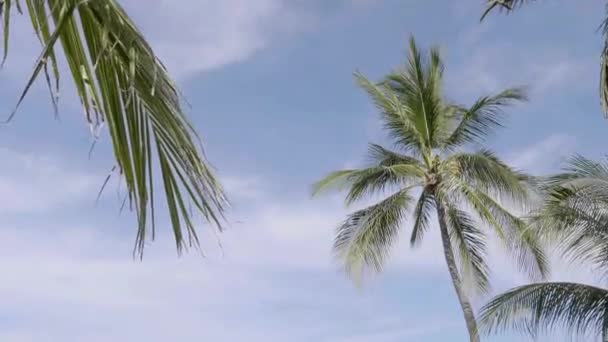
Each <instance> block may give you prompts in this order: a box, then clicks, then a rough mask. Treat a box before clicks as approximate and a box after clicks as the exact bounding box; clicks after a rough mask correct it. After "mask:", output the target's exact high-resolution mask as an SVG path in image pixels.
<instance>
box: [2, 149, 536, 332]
mask: <svg viewBox="0 0 608 342" xmlns="http://www.w3.org/2000/svg"><path fill="white" fill-rule="evenodd" d="M540 145H542V144H540ZM536 149H538V148H536V147H532V148H530V149H529V150H530V151H532V150H536ZM530 151H528V152H530ZM4 153H6V156H9V155H10V154H11V153H13V154H14V152H6V151H5V152H4ZM525 154H526V153H525V151H524V152H522V153H519V155H525ZM529 154H530V155H531V156H532V157H529V158H525V159H526V160H529V161H531V160H534V158H533V157H534V156H537V157H538V156H541V157H542V153H531V152H530V153H529ZM6 156H5V157H6ZM11 158H12V159H11V160H12V161H13V162H11V163H10V165H13V166H12V167H13V169H12V170H11V173H16V174H24V175H27V174H28V173H31V172H34V170H37V171H36V172H38V173H35V175H36V176H35V177H40V178H41V179H45V177H46V176H40V175H52V174H57V173H61V172H60V171H57V170H63V171H66V168H65V167H62V166H61V165H62V164H61V163H59V162H57V161H45V162H40V160H45V158H40V157H38V158H35V157H32V156H28V157H24V156H23V155H21V154H15V155H14V156H12V157H11ZM15 160H17V162H14V161H15ZM41 165H42V166H44V165H50V166H44V167H42V168H37V167H35V166H41ZM17 171H21V172H17ZM35 177H34V178H35ZM66 177H67V178H70V179H76V178H77V177H76V178H75V177H74V176H73V173H72V174H68V175H66ZM228 179H232V181H229V183H231V184H232V185H230V186H229V188H230V191H231V192H232V193H237V194H238V193H240V198H241V199H240V200H241V201H245V202H251V203H253V204H254V205H253V206H252V207H248V208H245V209H243V210H239V211H237V212H235V213H233V219H234V221H240V223H236V222H235V223H234V224H233V226H232V228H231V229H229V230H228V231H227V232H226V233H225V234H223V235H222V236H221V239H222V243H223V248H224V254H225V255H224V256H223V257H222V256H221V255H220V254H219V253H215V252H214V251H217V248H215V249H212V246H214V245H215V240H214V239H215V237H214V236H213V235H211V234H210V233H208V232H207V231H206V230H205V227H202V230H201V231H202V232H203V238H204V243H205V247H206V252H207V255H208V258H206V259H202V258H200V257H199V256H198V255H197V254H196V253H192V254H189V255H187V256H185V257H183V258H181V259H177V258H176V257H175V252H174V249H173V246H172V240H171V236H169V234H168V232H167V231H166V230H164V231H163V233H162V234H161V236H160V237H159V240H158V241H157V242H155V243H154V244H152V245H151V246H149V248H148V249H147V251H146V256H145V258H144V261H143V262H141V263H140V262H136V261H132V260H131V258H130V255H131V248H132V244H131V243H132V240H133V237H134V236H133V233H134V232H133V231H132V230H131V229H127V230H126V231H122V232H119V230H116V229H113V230H109V229H100V227H95V226H94V225H90V224H74V223H71V224H70V225H69V227H70V228H68V227H66V226H65V225H64V224H63V223H62V222H61V221H59V222H53V223H48V222H35V221H32V222H28V224H27V225H26V226H24V225H18V226H16V225H9V224H7V223H3V224H2V226H1V227H0V269H3V270H4V272H5V273H6V274H8V275H10V276H7V277H5V279H4V281H3V282H1V283H0V295H2V297H3V298H5V299H6V300H5V302H4V303H3V308H4V309H3V310H5V311H2V310H0V316H2V315H5V314H7V313H8V314H10V315H11V317H13V319H12V321H10V322H0V331H1V332H0V340H11V341H43V342H44V341H55V340H61V341H79V340H87V341H107V340H112V341H129V340H134V339H145V340H146V341H166V340H170V339H171V340H174V339H179V340H193V339H208V340H213V341H235V340H241V339H244V338H247V339H248V340H250V341H268V340H272V341H282V340H290V341H309V340H324V341H357V340H374V341H394V340H402V339H404V338H407V339H408V340H413V341H415V340H420V341H424V340H428V337H429V336H434V335H436V334H438V331H436V330H435V329H434V328H433V327H432V326H430V325H425V324H422V323H421V324H418V323H416V324H413V323H412V322H425V321H429V320H432V322H433V323H438V322H444V323H445V324H442V327H443V328H445V327H446V326H447V327H451V326H452V325H450V324H452V323H451V321H450V318H451V317H450V316H446V315H445V314H439V313H437V312H434V311H432V312H431V313H428V314H421V315H419V316H418V317H411V318H409V317H408V315H410V314H408V313H401V315H402V316H401V318H403V317H406V318H407V322H409V323H411V324H408V325H402V324H400V323H399V324H397V323H395V322H393V321H390V317H393V318H394V317H396V315H397V316H399V314H397V313H395V312H394V311H392V310H393V309H391V308H390V306H387V305H386V302H385V299H383V298H382V296H380V295H379V294H377V293H375V292H374V291H373V290H372V291H368V290H367V288H364V289H363V291H356V290H355V287H354V286H353V285H352V284H351V283H350V282H349V281H348V280H347V279H346V278H345V277H344V276H343V275H342V274H340V272H338V271H337V269H338V267H337V266H336V265H335V264H334V263H333V262H332V258H331V252H330V248H331V241H332V237H333V229H334V227H335V226H336V225H337V224H339V222H341V221H342V220H343V219H344V217H345V215H346V214H347V212H348V211H349V210H346V209H345V208H344V207H343V205H342V203H341V201H340V200H339V198H338V197H329V198H326V199H319V200H314V201H311V200H306V199H303V200H301V201H297V200H296V201H294V200H290V201H289V202H286V201H282V200H281V199H279V198H277V197H276V196H272V195H271V194H269V193H266V192H265V191H264V190H265V189H264V186H263V184H264V183H263V181H260V180H255V181H253V179H258V178H248V179H244V180H239V178H238V177H233V178H230V177H229V178H228ZM19 184H21V183H19ZM60 184H61V185H57V186H60V187H61V188H65V187H67V186H69V183H60ZM23 186H25V185H19V187H20V188H21V187H23ZM31 189H32V190H31V192H32V194H33V195H35V196H44V198H45V201H47V202H49V203H58V201H59V202H61V201H64V200H66V199H65V198H63V197H62V196H63V194H62V193H61V192H59V191H56V190H53V188H50V190H49V188H43V187H42V186H40V187H32V188H31ZM65 203H66V204H67V202H65ZM70 221H74V218H72V219H71V220H70ZM81 221H87V220H86V218H84V217H83V218H82V219H81ZM234 221H233V222H234ZM407 231H408V230H407V229H405V230H404V236H403V237H402V243H401V244H400V245H399V246H396V248H395V250H394V255H393V257H394V258H393V260H392V261H391V263H390V266H389V269H388V270H389V273H391V274H404V273H407V274H408V278H410V277H412V278H416V279H422V280H418V281H431V280H430V279H433V277H435V276H437V274H438V273H441V275H442V277H443V276H445V273H444V266H443V259H442V254H441V246H440V244H439V237H438V236H437V234H436V231H437V229H434V230H433V231H432V232H430V233H429V234H428V236H426V238H425V241H424V244H423V246H422V247H421V248H420V250H418V251H413V250H410V249H409V246H408V243H407V240H408V239H407V235H406V234H405V233H406V232H407ZM501 257H503V256H502V255H501ZM504 272H505V271H504V270H497V271H496V272H495V273H498V274H499V275H500V276H503V275H504ZM378 282H380V283H381V282H382V279H378V280H377V282H376V283H378ZM42 284H44V285H42ZM501 284H502V286H503V287H504V286H505V284H507V283H506V282H502V283H501ZM501 284H499V288H500V285H501ZM433 286H437V284H434V285H433ZM442 286H445V288H446V289H451V288H450V285H449V283H446V284H445V285H442ZM48 308H53V309H52V310H49V309H48ZM431 314H432V315H433V317H431V316H427V315H431ZM379 317H380V318H382V319H388V320H389V321H388V322H384V323H383V322H377V321H374V320H373V319H379ZM340 319H343V320H345V322H347V323H344V324H345V326H346V327H347V328H341V325H340V324H338V323H339V320H340ZM416 319H417V320H416ZM458 319H459V316H458ZM418 320H419V321H418ZM293 321H298V322H300V323H301V324H298V325H293V324H291V323H292V322H293ZM11 322H12V323H11ZM374 322H376V323H374ZM391 322H392V323H391ZM458 322H460V321H459V320H458ZM401 323H402V322H401ZM33 325H35V326H36V329H35V330H36V331H34V330H33V329H32V328H31V327H32V326H33ZM353 325H356V326H358V327H360V328H361V329H358V330H357V331H358V332H353V331H352V329H351V328H348V327H352V326H353ZM110 327H111V329H110ZM201 327H204V328H201ZM236 327H238V328H236ZM313 327H314V328H313ZM450 329H451V328H450ZM458 329H459V331H460V328H458Z"/></svg>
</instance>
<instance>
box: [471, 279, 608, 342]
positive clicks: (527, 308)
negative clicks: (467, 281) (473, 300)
mask: <svg viewBox="0 0 608 342" xmlns="http://www.w3.org/2000/svg"><path fill="white" fill-rule="evenodd" d="M607 309H608V291H606V290H604V289H600V288H597V287H593V286H589V285H583V284H575V283H542V284H532V285H526V286H522V287H518V288H515V289H512V290H510V291H508V292H507V293H504V294H502V295H499V296H497V297H496V298H494V299H493V300H492V301H491V302H489V303H488V304H486V305H485V306H484V307H483V308H482V309H481V315H480V325H481V329H482V330H483V331H485V332H487V333H490V334H491V333H498V332H503V331H506V330H516V331H519V332H523V333H527V334H530V335H532V336H533V337H536V336H537V335H539V334H542V333H547V332H550V331H552V330H553V329H555V328H559V327H565V328H567V329H568V331H569V333H570V334H571V335H572V337H573V340H574V337H576V336H578V337H579V338H580V337H584V336H589V335H590V334H593V335H596V336H602V335H603V334H605V331H606V329H607V328H608V325H607V323H608V312H607ZM605 338H606V336H603V340H605Z"/></svg>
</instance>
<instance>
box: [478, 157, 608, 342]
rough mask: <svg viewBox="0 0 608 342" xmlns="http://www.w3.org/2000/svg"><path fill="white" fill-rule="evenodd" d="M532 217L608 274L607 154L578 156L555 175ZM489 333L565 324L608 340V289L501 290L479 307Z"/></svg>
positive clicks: (564, 247) (572, 255)
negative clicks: (594, 158) (596, 158)
mask: <svg viewBox="0 0 608 342" xmlns="http://www.w3.org/2000/svg"><path fill="white" fill-rule="evenodd" d="M546 191H547V194H546V200H545V203H544V204H543V206H542V207H541V209H540V210H539V212H538V213H535V215H534V216H533V221H534V223H535V224H538V227H539V229H540V231H542V232H543V234H544V235H545V236H547V237H549V238H550V239H551V241H556V242H557V244H556V246H557V248H558V250H559V251H560V252H562V253H563V254H564V255H565V256H566V257H567V258H568V259H570V260H575V261H579V262H580V261H586V262H589V263H591V264H592V265H593V266H594V269H596V270H598V271H600V272H601V274H602V275H604V276H605V275H608V160H606V161H604V162H595V161H592V160H589V159H587V158H584V157H581V156H575V157H574V158H572V159H571V160H570V162H569V166H568V167H567V168H566V169H565V170H564V172H563V173H561V174H559V175H556V176H554V177H551V178H550V179H549V180H548V182H547V185H546ZM481 324H482V326H483V328H484V330H486V332H488V333H495V332H500V331H503V330H506V329H515V330H519V331H523V332H525V333H529V334H532V335H533V336H536V335H537V334H539V333H542V332H546V331H548V330H549V329H553V328H554V327H556V326H559V325H562V326H565V327H566V328H568V329H569V332H570V333H571V334H572V335H573V336H574V335H578V336H581V335H585V336H591V335H595V336H598V337H601V339H602V341H608V289H606V288H600V287H595V286H590V285H585V284H576V283H563V282H553V283H540V284H531V285H526V286H522V287H518V288H515V289H512V290H510V291H508V292H507V293H504V294H501V295H499V296H497V297H496V298H494V299H493V300H492V301H491V302H489V303H488V304H486V305H485V306H484V307H483V308H482V310H481Z"/></svg>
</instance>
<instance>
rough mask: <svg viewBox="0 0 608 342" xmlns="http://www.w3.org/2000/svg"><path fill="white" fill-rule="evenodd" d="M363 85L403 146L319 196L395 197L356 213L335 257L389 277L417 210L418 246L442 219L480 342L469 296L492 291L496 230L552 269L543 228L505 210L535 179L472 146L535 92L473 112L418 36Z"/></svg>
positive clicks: (529, 260)
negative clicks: (491, 241) (449, 88)
mask: <svg viewBox="0 0 608 342" xmlns="http://www.w3.org/2000/svg"><path fill="white" fill-rule="evenodd" d="M356 79H357V81H358V83H359V85H360V86H361V87H362V88H363V89H364V90H365V91H366V92H367V93H368V94H369V96H370V97H371V98H372V100H373V102H374V103H375V104H376V106H377V107H378V109H379V111H380V113H381V120H382V122H383V125H384V129H385V130H386V131H387V133H388V135H389V137H390V138H391V139H392V141H393V142H394V145H395V150H394V151H393V150H389V149H387V148H385V147H382V146H380V145H376V144H372V145H370V148H369V154H370V159H371V161H372V164H371V165H370V166H369V167H366V168H362V169H352V170H342V171H336V172H332V173H330V174H329V175H328V176H327V177H326V178H324V179H323V180H321V181H319V182H318V183H316V184H315V186H314V191H313V193H314V194H317V193H319V192H321V191H323V190H331V189H333V190H336V189H337V190H343V189H344V190H348V194H347V195H346V202H347V204H352V203H354V202H356V201H358V200H361V199H363V198H364V197H366V196H368V195H372V194H382V193H385V192H389V193H390V195H389V196H388V197H386V198H385V199H384V200H381V201H380V202H378V203H376V204H374V205H371V206H369V207H367V208H364V209H361V210H358V211H355V212H354V213H352V214H350V215H349V216H348V218H347V219H346V221H345V222H344V223H343V224H341V225H340V226H339V228H338V229H337V235H336V238H335V241H334V250H335V253H336V255H337V256H338V258H339V259H340V260H341V261H342V262H343V263H344V265H345V269H346V271H347V272H348V273H349V274H350V275H352V276H354V277H355V278H356V279H359V278H360V277H361V276H362V275H365V274H366V273H369V272H379V271H381V270H382V267H383V265H384V263H385V260H386V258H387V257H388V254H389V251H390V248H391V246H393V244H394V243H395V241H396V240H397V238H398V235H399V232H400V230H401V228H402V226H403V223H404V222H403V221H404V220H405V219H406V218H408V212H409V211H410V209H411V208H412V206H413V212H412V213H411V215H412V216H410V217H409V218H410V221H411V222H413V229H412V232H411V237H410V243H411V245H412V246H416V245H418V244H420V243H421V242H422V239H423V237H424V235H425V234H426V233H427V232H428V230H429V229H431V228H432V226H431V218H432V215H433V213H436V215H437V218H438V223H439V231H440V234H441V240H442V243H443V252H444V256H445V261H446V263H447V266H448V270H449V274H450V276H451V279H452V282H453V286H454V289H455V291H456V295H457V297H458V300H459V302H460V305H461V307H462V312H463V314H464V318H465V321H466V325H467V329H468V332H469V335H470V340H471V341H479V336H478V330H477V323H476V320H475V315H474V312H473V309H472V307H471V303H470V300H469V298H468V297H469V294H471V293H470V292H471V291H470V290H475V291H476V292H477V293H485V292H487V291H488V290H489V288H490V284H489V274H490V270H489V268H488V265H487V263H486V252H487V250H486V242H487V239H486V236H487V235H488V233H493V234H494V235H496V236H497V237H498V238H499V239H500V241H502V242H503V243H504V244H505V246H507V248H508V250H510V251H512V252H513V253H514V256H515V257H516V260H517V263H518V265H520V266H521V267H522V269H524V270H526V271H528V272H529V273H530V274H531V275H533V276H538V275H543V274H545V272H546V270H547V268H546V267H547V266H546V260H545V257H544V255H543V253H542V250H541V249H540V248H539V245H538V244H537V242H538V241H537V238H536V236H535V234H534V232H533V231H532V230H528V229H526V227H525V224H524V221H522V220H521V219H519V218H518V217H517V216H515V215H514V214H513V213H512V212H511V211H509V210H508V209H507V208H506V206H505V203H507V202H508V203H512V204H524V203H526V202H527V200H528V199H529V196H530V189H529V185H530V184H529V182H530V181H531V178H530V177H528V176H527V175H525V174H524V173H522V172H519V171H517V170H514V169H513V168H511V167H509V166H508V165H506V164H505V163H504V162H502V161H501V160H500V159H499V158H498V157H497V156H496V155H495V154H494V153H492V152H491V151H490V150H487V149H481V150H479V151H475V152H468V151H467V150H465V149H464V148H465V147H466V146H468V145H471V144H476V143H482V142H483V141H484V139H485V138H486V137H487V136H489V135H490V134H492V132H493V131H494V129H496V128H498V127H500V126H501V123H502V122H503V119H504V113H503V108H504V107H505V106H507V105H510V104H512V103H514V102H517V101H522V100H524V99H525V98H526V96H525V93H524V91H523V90H522V89H516V88H514V89H507V90H505V91H502V92H500V93H498V94H496V95H492V96H484V97H481V98H479V99H478V100H477V101H476V102H475V103H474V104H473V105H472V106H471V107H463V106H460V105H457V104H454V103H451V102H448V101H446V99H445V97H444V94H443V93H442V85H443V64H442V61H441V58H440V56H439V53H438V50H437V49H436V48H433V49H431V50H430V53H429V55H428V57H427V56H423V55H422V54H421V52H420V51H419V50H418V47H417V46H416V44H415V42H414V39H413V38H412V39H411V40H410V45H409V59H408V61H407V63H406V65H405V66H404V67H403V68H401V69H400V70H398V71H396V72H393V73H391V74H389V75H388V76H386V77H385V78H384V79H383V80H382V81H381V82H380V83H378V84H375V83H372V82H370V81H369V80H368V79H366V78H365V77H364V76H363V75H361V74H356ZM418 192H419V194H418V198H417V199H414V195H415V193H418ZM502 201H504V202H502ZM484 227H485V228H484ZM468 285H471V286H468Z"/></svg>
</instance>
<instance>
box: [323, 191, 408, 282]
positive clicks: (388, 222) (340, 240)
mask: <svg viewBox="0 0 608 342" xmlns="http://www.w3.org/2000/svg"><path fill="white" fill-rule="evenodd" d="M408 191H409V189H408V188H406V189H404V190H401V191H399V192H397V193H395V194H393V195H391V196H389V197H388V198H386V199H385V200H383V201H381V202H379V203H377V204H375V205H372V206H370V207H367V208H365V209H362V210H359V211H356V212H354V213H353V214H351V215H349V217H348V219H347V220H346V221H345V222H344V223H343V224H342V225H341V226H340V227H339V228H338V231H337V234H336V238H335V241H334V251H335V253H336V255H337V257H338V258H339V259H340V260H341V261H342V262H343V263H344V266H345V269H346V271H347V273H348V274H349V275H351V276H353V277H354V278H355V279H358V278H360V277H361V276H362V275H364V274H365V273H366V272H367V271H370V270H371V271H375V272H380V271H381V270H382V267H383V265H384V262H385V259H386V257H387V256H388V253H389V252H390V247H391V246H392V245H393V243H394V242H395V240H396V239H397V236H398V232H399V228H400V224H401V222H402V221H403V219H404V218H405V215H406V213H407V210H408V207H409V205H410V203H411V202H412V197H411V196H410V195H409V193H408Z"/></svg>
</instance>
